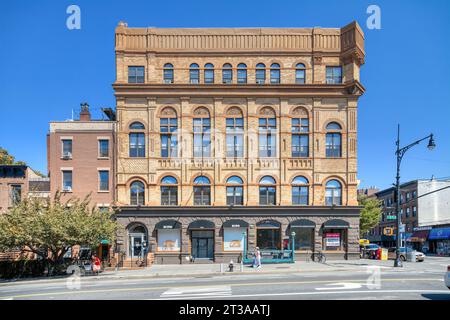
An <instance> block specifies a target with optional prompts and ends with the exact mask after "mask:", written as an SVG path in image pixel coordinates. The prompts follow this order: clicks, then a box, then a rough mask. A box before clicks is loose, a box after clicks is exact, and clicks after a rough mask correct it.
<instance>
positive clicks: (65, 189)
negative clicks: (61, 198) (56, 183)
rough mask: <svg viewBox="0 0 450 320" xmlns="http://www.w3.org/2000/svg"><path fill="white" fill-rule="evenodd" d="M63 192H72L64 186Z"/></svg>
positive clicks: (70, 188)
mask: <svg viewBox="0 0 450 320" xmlns="http://www.w3.org/2000/svg"><path fill="white" fill-rule="evenodd" d="M63 191H64V192H72V187H69V186H66V187H64V188H63Z"/></svg>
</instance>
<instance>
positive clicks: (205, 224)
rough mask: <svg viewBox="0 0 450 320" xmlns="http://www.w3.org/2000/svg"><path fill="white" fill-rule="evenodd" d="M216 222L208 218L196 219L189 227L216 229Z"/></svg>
mask: <svg viewBox="0 0 450 320" xmlns="http://www.w3.org/2000/svg"><path fill="white" fill-rule="evenodd" d="M214 228H215V225H214V222H212V221H208V220H195V221H193V222H191V223H190V224H189V226H188V229H214Z"/></svg>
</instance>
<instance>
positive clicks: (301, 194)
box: [292, 176, 309, 205]
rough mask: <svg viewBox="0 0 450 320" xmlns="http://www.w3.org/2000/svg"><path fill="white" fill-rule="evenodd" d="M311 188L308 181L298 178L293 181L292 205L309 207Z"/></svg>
mask: <svg viewBox="0 0 450 320" xmlns="http://www.w3.org/2000/svg"><path fill="white" fill-rule="evenodd" d="M308 198H309V187H308V179H306V178H305V177H302V176H297V177H295V178H294V180H292V204H294V205H308Z"/></svg>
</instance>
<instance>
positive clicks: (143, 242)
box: [128, 224, 148, 258]
mask: <svg viewBox="0 0 450 320" xmlns="http://www.w3.org/2000/svg"><path fill="white" fill-rule="evenodd" d="M128 239H129V240H128V241H129V245H128V247H129V248H128V256H129V257H131V258H144V256H145V251H146V248H147V247H148V243H147V229H146V228H145V227H144V226H143V225H140V224H138V225H133V226H131V227H130V228H129V229H128Z"/></svg>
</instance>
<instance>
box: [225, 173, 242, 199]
mask: <svg viewBox="0 0 450 320" xmlns="http://www.w3.org/2000/svg"><path fill="white" fill-rule="evenodd" d="M243 184H244V182H243V181H242V179H241V178H239V177H238V176H232V177H230V178H228V179H227V205H228V206H230V205H234V206H242V205H243V204H244V188H243Z"/></svg>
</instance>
